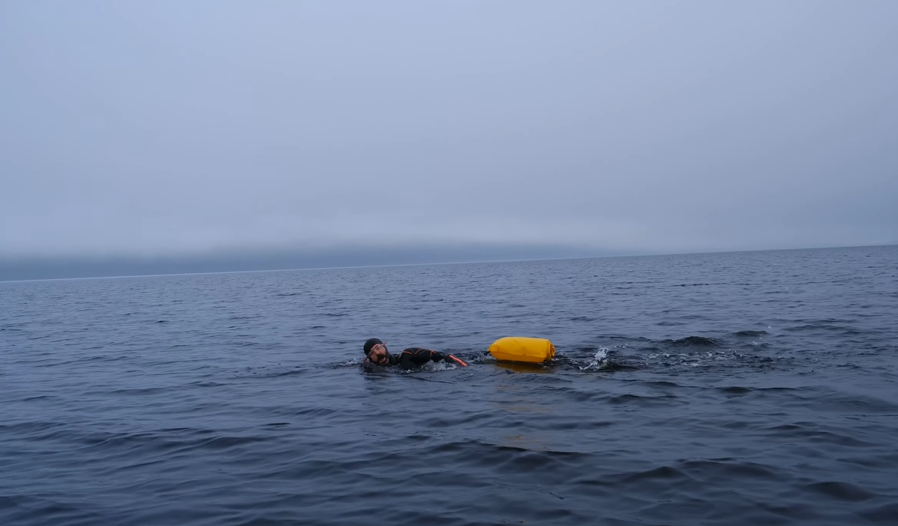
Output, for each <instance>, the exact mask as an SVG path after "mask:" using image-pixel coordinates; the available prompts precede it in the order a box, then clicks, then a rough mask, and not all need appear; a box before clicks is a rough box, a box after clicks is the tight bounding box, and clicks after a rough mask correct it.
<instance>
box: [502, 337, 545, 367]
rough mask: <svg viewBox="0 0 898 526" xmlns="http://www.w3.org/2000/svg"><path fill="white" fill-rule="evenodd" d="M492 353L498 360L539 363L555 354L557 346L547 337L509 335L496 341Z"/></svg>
mask: <svg viewBox="0 0 898 526" xmlns="http://www.w3.org/2000/svg"><path fill="white" fill-rule="evenodd" d="M490 354H492V355H493V357H494V358H495V359H497V360H505V361H509V362H532V363H539V362H544V361H546V360H550V359H552V358H553V357H554V356H555V346H554V345H552V342H550V341H549V340H546V339H545V338H524V337H522V336H509V337H508V338H499V339H498V340H496V341H494V342H493V344H492V345H490Z"/></svg>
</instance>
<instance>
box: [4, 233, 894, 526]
mask: <svg viewBox="0 0 898 526" xmlns="http://www.w3.org/2000/svg"><path fill="white" fill-rule="evenodd" d="M507 335H523V336H537V337H546V338H549V339H551V340H552V341H553V342H554V343H555V345H556V347H557V349H558V354H559V359H558V361H557V363H556V364H554V365H551V366H547V367H531V368H522V367H516V366H509V365H504V364H500V363H496V362H495V361H494V360H492V359H491V358H490V357H489V356H488V355H486V354H485V350H486V348H487V347H488V346H489V344H490V343H491V342H492V341H493V340H494V339H496V338H499V337H502V336H507ZM372 336H376V337H380V338H381V339H383V340H384V341H386V342H388V344H389V346H390V348H391V350H393V351H399V350H401V349H402V348H403V347H408V346H425V347H431V348H435V349H438V350H448V351H452V352H455V353H456V354H458V355H460V356H462V357H464V358H466V359H468V361H469V362H470V363H471V366H470V367H467V368H458V367H454V366H445V365H439V366H437V367H432V366H431V367H428V368H426V369H425V370H422V371H418V372H413V373H401V372H398V371H395V370H380V371H375V372H366V371H365V370H363V368H362V367H360V365H359V363H360V359H361V358H362V352H361V346H362V343H363V342H364V340H365V339H366V338H368V337H372ZM522 523H523V524H564V525H582V524H608V525H624V524H633V525H641V526H647V525H665V524H683V525H702V524H708V525H721V524H727V525H758V524H807V525H827V524H833V525H856V524H890V525H894V524H898V247H895V246H889V247H872V248H851V249H828V250H801V251H777V252H753V253H729V254H705V255H678V256H657V257H628V258H603V259H582V260H561V261H540V262H518V263H484V264H465V265H434V266H410V267H392V268H361V269H332V270H304V271H289V272H264V273H241V274H206V275H180V276H159V277H140V278H116V279H89V280H62V281H36V282H6V283H0V524H4V525H25V526H29V525H59V524H67V525H68V524H82V525H99V524H102V525H154V524H172V525H243V524H253V525H256V524H258V525H276V524H277V525H279V524H390V525H406V524H407V525H417V524H446V525H462V524H522Z"/></svg>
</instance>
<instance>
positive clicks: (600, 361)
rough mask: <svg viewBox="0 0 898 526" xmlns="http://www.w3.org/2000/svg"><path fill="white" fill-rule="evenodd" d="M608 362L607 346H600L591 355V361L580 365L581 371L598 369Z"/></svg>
mask: <svg viewBox="0 0 898 526" xmlns="http://www.w3.org/2000/svg"><path fill="white" fill-rule="evenodd" d="M607 364H608V348H607V347H600V348H599V350H598V351H596V354H595V355H594V356H593V357H592V361H591V362H589V363H587V364H586V365H581V366H580V370H581V371H590V370H592V371H598V370H600V369H602V368H603V367H605V366H606V365H607Z"/></svg>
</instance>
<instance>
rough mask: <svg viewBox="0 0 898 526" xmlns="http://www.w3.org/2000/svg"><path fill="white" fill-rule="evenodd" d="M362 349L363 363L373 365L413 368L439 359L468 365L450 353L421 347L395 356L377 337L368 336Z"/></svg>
mask: <svg viewBox="0 0 898 526" xmlns="http://www.w3.org/2000/svg"><path fill="white" fill-rule="evenodd" d="M363 350H364V351H365V361H364V362H363V363H367V362H371V363H373V364H374V365H379V366H381V367H386V366H389V365H398V366H400V367H402V368H403V369H414V368H416V367H420V366H422V365H424V364H425V363H427V362H440V361H444V362H449V361H454V362H455V363H457V364H459V365H461V366H462V367H467V366H468V364H466V363H465V362H463V361H461V360H459V359H458V358H456V357H455V356H452V355H451V354H448V353H441V352H437V351H432V350H430V349H423V348H421V347H409V348H408V349H405V350H404V351H402V353H401V354H399V355H398V356H396V355H393V354H390V351H388V350H387V346H386V344H384V342H382V341H380V340H378V339H377V338H369V339H368V341H366V342H365V346H364V348H363Z"/></svg>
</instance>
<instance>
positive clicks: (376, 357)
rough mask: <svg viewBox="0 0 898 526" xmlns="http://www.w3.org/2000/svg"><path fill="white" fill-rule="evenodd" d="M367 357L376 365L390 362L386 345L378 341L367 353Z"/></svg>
mask: <svg viewBox="0 0 898 526" xmlns="http://www.w3.org/2000/svg"><path fill="white" fill-rule="evenodd" d="M368 359H369V360H370V361H371V362H373V363H376V364H377V365H387V364H388V363H390V353H389V352H387V346H386V345H384V344H382V343H378V344H377V345H375V346H374V347H372V348H371V351H370V352H369V353H368Z"/></svg>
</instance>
